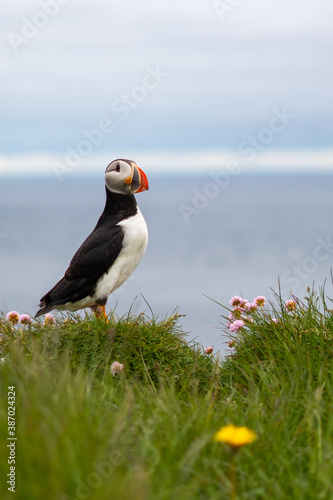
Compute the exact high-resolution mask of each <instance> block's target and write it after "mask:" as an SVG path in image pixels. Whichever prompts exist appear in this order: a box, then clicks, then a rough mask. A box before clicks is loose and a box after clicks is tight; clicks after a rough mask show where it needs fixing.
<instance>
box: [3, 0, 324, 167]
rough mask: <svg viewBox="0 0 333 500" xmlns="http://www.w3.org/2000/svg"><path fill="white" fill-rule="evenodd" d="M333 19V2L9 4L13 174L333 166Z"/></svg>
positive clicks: (6, 38) (7, 151) (7, 156)
mask: <svg viewBox="0 0 333 500" xmlns="http://www.w3.org/2000/svg"><path fill="white" fill-rule="evenodd" d="M332 19H333V2H332V1H331V0H316V1H314V0H311V1H308V0H271V1H270V0H246V1H245V0H244V1H241V0H226V1H222V0H221V1H214V0H178V1H170V0H168V1H159V2H157V1H156V0H155V1H153V0H140V1H137V0H122V1H120V0H118V1H112V0H94V1H92V0H91V1H88V0H38V1H35V0H16V1H15V2H5V3H4V2H3V3H2V6H1V15H0V26H1V30H0V33H1V49H0V50H1V53H0V55H1V66H0V82H1V83H0V86H1V114H0V128H1V134H0V137H1V142H0V173H3V174H4V173H9V172H13V173H14V172H18V171H19V170H20V169H25V171H26V172H35V171H41V172H49V171H50V169H54V168H57V167H56V165H63V166H64V168H68V169H71V168H73V167H75V165H76V164H79V163H81V164H82V165H84V166H85V168H87V169H88V170H89V169H94V168H96V164H97V162H99V161H101V162H102V161H103V162H108V161H111V160H112V159H114V158H116V157H125V158H126V157H131V158H133V159H135V160H144V161H146V162H148V164H149V165H151V168H153V167H154V166H155V168H156V169H157V170H158V168H160V169H163V168H165V167H167V165H172V168H174V169H181V170H182V169H185V168H186V166H187V167H188V166H189V163H191V168H194V169H200V168H202V166H204V167H206V166H207V167H209V166H210V167H211V168H217V167H219V166H222V164H223V163H225V162H227V161H230V159H231V158H235V157H238V158H239V161H241V162H247V163H248V164H252V166H255V167H258V168H259V167H261V168H263V169H269V168H279V165H282V166H284V168H289V167H290V166H294V167H295V168H296V167H298V168H301V167H302V166H304V167H306V168H307V169H315V168H320V167H322V168H326V169H331V168H332V167H333V146H332V116H333V98H332V87H333V58H332V53H333V43H332V42H333V30H332ZM138 163H139V161H138ZM274 165H275V167H274ZM104 166H106V165H104V164H103V167H104ZM98 168H100V165H98Z"/></svg>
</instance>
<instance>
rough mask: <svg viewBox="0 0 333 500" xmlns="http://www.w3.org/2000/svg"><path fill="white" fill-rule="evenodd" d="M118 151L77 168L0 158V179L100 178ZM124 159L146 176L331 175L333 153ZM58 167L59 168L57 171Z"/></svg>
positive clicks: (170, 154) (145, 154)
mask: <svg viewBox="0 0 333 500" xmlns="http://www.w3.org/2000/svg"><path fill="white" fill-rule="evenodd" d="M119 157H122V155H121V151H114V150H113V151H109V152H105V153H103V154H92V155H90V156H89V158H82V159H81V161H80V162H79V164H77V165H72V166H70V165H66V164H65V162H64V158H63V157H62V156H60V155H45V154H39V155H35V154H34V155H11V156H8V155H7V156H5V155H1V156H0V176H4V175H6V176H8V175H11V176H17V175H19V176H21V177H22V176H23V177H25V176H27V177H28V176H34V175H43V176H45V175H46V176H52V177H54V178H56V177H57V178H58V179H59V180H66V178H67V177H69V176H78V175H80V176H82V175H101V174H102V173H103V172H104V170H105V168H106V166H107V165H108V164H109V163H110V162H111V161H112V160H113V159H114V158H119ZM126 157H127V158H130V159H134V160H135V161H137V163H138V165H140V166H142V168H143V169H144V170H145V171H146V172H147V173H149V174H179V175H182V174H185V173H186V174H190V175H192V174H193V175H198V174H200V175H206V174H207V173H209V172H212V171H217V170H223V169H226V168H227V165H228V164H230V162H237V164H238V165H239V166H240V167H241V169H242V172H243V173H244V174H248V173H250V174H253V173H261V172H265V173H298V172H303V173H304V172H310V173H311V172H316V173H323V172H332V169H333V149H327V150H317V151H316V150H312V151H306V150H270V151H263V152H261V153H260V154H258V155H257V157H256V158H255V160H254V161H249V160H248V159H247V158H245V157H244V156H243V157H242V156H241V155H239V154H237V153H235V152H233V151H228V150H192V151H170V150H169V151H158V152H152V151H140V150H127V151H126ZM61 165H62V166H63V168H61Z"/></svg>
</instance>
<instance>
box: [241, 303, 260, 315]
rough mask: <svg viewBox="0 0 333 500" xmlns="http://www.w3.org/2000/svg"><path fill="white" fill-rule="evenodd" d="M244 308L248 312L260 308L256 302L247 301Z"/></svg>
mask: <svg viewBox="0 0 333 500" xmlns="http://www.w3.org/2000/svg"><path fill="white" fill-rule="evenodd" d="M244 309H245V311H246V312H248V313H252V312H254V311H256V310H257V309H258V305H257V304H256V303H255V302H249V301H248V302H246V304H245V306H244Z"/></svg>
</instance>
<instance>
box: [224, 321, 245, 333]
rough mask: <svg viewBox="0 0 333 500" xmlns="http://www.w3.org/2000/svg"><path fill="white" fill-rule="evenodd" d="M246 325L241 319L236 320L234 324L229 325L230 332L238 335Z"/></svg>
mask: <svg viewBox="0 0 333 500" xmlns="http://www.w3.org/2000/svg"><path fill="white" fill-rule="evenodd" d="M244 325H245V323H244V321H242V320H241V319H236V321H234V322H233V323H230V324H229V327H228V328H229V330H230V331H231V332H233V333H237V332H238V331H239V330H240V329H241V328H243V326H244Z"/></svg>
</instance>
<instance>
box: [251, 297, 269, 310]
mask: <svg viewBox="0 0 333 500" xmlns="http://www.w3.org/2000/svg"><path fill="white" fill-rule="evenodd" d="M253 304H255V305H256V306H257V307H264V305H265V304H266V297H264V296H263V295H258V297H256V298H255V299H254V300H253Z"/></svg>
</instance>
